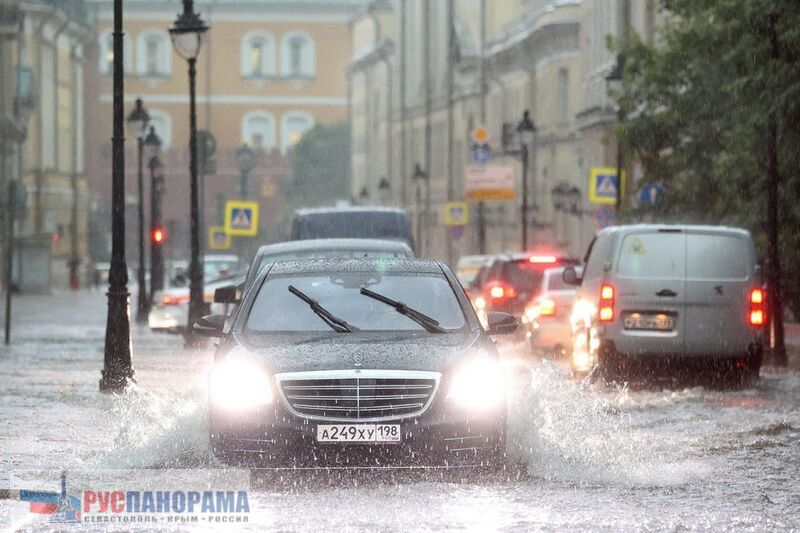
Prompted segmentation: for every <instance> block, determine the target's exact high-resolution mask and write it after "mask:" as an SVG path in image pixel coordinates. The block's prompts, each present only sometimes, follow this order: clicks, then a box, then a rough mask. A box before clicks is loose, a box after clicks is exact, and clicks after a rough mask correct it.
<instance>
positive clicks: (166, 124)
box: [147, 109, 172, 152]
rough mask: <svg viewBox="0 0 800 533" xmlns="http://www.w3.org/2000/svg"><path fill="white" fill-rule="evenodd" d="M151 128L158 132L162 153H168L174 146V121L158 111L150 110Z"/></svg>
mask: <svg viewBox="0 0 800 533" xmlns="http://www.w3.org/2000/svg"><path fill="white" fill-rule="evenodd" d="M147 112H148V113H149V114H150V126H152V127H153V128H154V129H155V130H156V135H158V137H159V138H160V139H161V151H162V152H166V151H167V150H169V147H170V144H172V119H171V118H170V116H169V115H168V114H167V113H165V112H163V111H160V110H158V109H148V111H147Z"/></svg>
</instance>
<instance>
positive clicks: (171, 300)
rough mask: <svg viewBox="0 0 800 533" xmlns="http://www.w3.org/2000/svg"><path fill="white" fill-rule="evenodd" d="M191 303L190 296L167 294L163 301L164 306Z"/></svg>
mask: <svg viewBox="0 0 800 533" xmlns="http://www.w3.org/2000/svg"><path fill="white" fill-rule="evenodd" d="M188 301H189V295H188V294H165V295H164V297H163V298H162V299H161V302H162V303H163V304H164V305H178V304H182V303H186V302H188Z"/></svg>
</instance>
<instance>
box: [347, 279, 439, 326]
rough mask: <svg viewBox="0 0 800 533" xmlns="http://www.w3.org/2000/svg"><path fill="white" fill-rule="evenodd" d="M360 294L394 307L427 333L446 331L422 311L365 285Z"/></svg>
mask: <svg viewBox="0 0 800 533" xmlns="http://www.w3.org/2000/svg"><path fill="white" fill-rule="evenodd" d="M361 294H363V295H364V296H369V297H370V298H372V299H374V300H378V301H379V302H381V303H384V304H386V305H388V306H391V307H394V310H395V311H397V312H398V313H400V314H401V315H404V316H407V317H408V318H410V319H411V320H413V321H414V322H416V323H417V324H419V325H420V326H422V327H423V328H425V330H426V331H428V332H429V333H446V332H447V331H446V330H445V329H443V328H442V327H441V326H439V322H438V321H437V320H435V319H433V318H431V317H429V316H428V315H426V314H424V313H420V312H419V311H417V310H416V309H413V308H411V307H408V306H407V305H406V304H404V303H402V302H398V301H397V300H392V299H391V298H387V297H386V296H384V295H382V294H378V293H377V292H374V291H371V290H369V289H367V288H365V287H361Z"/></svg>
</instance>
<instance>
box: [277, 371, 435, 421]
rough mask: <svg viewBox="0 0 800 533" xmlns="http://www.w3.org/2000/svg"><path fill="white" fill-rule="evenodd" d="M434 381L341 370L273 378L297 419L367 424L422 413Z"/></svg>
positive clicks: (407, 374) (420, 375) (431, 376)
mask: <svg viewBox="0 0 800 533" xmlns="http://www.w3.org/2000/svg"><path fill="white" fill-rule="evenodd" d="M439 377H440V374H439V373H437V372H417V371H398V370H394V371H388V370H387V371H380V370H352V371H350V370H345V371H321V372H293V373H290V374H278V375H277V376H276V379H277V381H278V387H279V390H280V394H281V397H282V398H283V401H284V403H285V404H286V406H287V408H288V409H289V411H290V412H292V413H293V414H295V415H297V416H300V417H303V418H311V419H316V420H331V421H352V420H357V421H361V422H369V421H380V420H396V419H401V418H409V417H414V416H418V415H420V414H422V413H423V412H425V410H426V409H427V408H428V406H429V405H430V403H431V402H432V401H433V396H434V394H435V393H436V389H437V388H438V386H439Z"/></svg>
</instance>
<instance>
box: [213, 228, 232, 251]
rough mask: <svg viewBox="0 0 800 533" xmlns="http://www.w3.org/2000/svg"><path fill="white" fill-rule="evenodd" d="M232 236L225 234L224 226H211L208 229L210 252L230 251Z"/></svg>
mask: <svg viewBox="0 0 800 533" xmlns="http://www.w3.org/2000/svg"><path fill="white" fill-rule="evenodd" d="M230 248H231V236H230V235H228V234H227V233H225V228H223V227H222V226H211V227H210V228H208V249H209V250H230Z"/></svg>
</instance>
